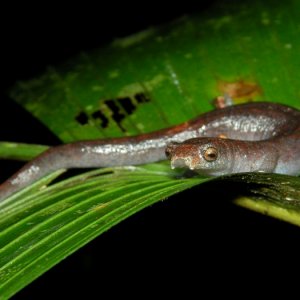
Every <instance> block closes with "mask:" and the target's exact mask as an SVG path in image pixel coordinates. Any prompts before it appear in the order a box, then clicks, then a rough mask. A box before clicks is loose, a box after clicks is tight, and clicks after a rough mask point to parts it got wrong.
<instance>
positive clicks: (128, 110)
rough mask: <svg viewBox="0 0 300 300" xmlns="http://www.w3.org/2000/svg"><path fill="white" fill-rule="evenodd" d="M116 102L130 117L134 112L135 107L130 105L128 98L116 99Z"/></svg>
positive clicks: (130, 101)
mask: <svg viewBox="0 0 300 300" xmlns="http://www.w3.org/2000/svg"><path fill="white" fill-rule="evenodd" d="M118 102H119V103H120V105H121V106H122V107H123V109H124V110H125V111H126V113H127V114H129V115H131V114H132V113H133V112H134V111H135V110H136V107H135V105H134V104H133V103H132V100H131V99H130V98H129V97H125V98H118Z"/></svg>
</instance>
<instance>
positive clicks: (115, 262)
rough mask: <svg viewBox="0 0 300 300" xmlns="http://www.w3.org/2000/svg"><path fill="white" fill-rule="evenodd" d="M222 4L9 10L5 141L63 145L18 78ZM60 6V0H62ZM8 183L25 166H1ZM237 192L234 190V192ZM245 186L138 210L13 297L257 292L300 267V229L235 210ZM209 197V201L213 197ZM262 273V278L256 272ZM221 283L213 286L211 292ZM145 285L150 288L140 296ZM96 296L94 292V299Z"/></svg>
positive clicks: (209, 189) (0, 133)
mask: <svg viewBox="0 0 300 300" xmlns="http://www.w3.org/2000/svg"><path fill="white" fill-rule="evenodd" d="M214 2H216V1H201V2H200V3H199V2H198V4H197V5H196V4H192V3H189V2H186V3H181V4H180V5H179V4H175V3H173V4H170V5H169V6H168V7H162V4H161V3H160V4H154V3H149V2H140V3H136V4H129V3H126V4H122V5H120V4H118V3H105V4H103V3H101V2H99V3H98V4H97V5H92V6H90V5H88V4H86V3H81V4H80V5H75V4H74V3H72V4H70V7H64V8H62V7H60V6H55V5H54V4H52V5H48V6H47V5H46V4H44V3H43V4H40V5H39V6H38V7H36V6H34V7H28V6H27V4H26V5H23V7H22V6H20V4H18V5H17V4H15V6H12V7H7V8H5V9H3V10H2V13H3V16H2V18H1V23H2V24H1V28H2V29H1V31H2V34H1V52H2V54H1V73H2V76H1V77H2V78H1V85H2V86H1V111H0V116H1V119H0V125H1V126H0V140H10V141H18V142H32V143H41V144H43V143H44V144H50V145H54V144H58V143H59V141H58V140H57V138H56V137H55V136H54V135H53V134H52V133H51V132H49V131H48V130H47V128H45V127H44V126H43V125H42V124H40V123H39V122H38V121H36V120H34V119H33V118H32V117H31V116H30V115H29V114H28V113H27V112H26V111H24V110H23V109H22V108H20V107H19V106H18V105H16V104H14V103H13V102H12V101H10V100H9V98H8V96H7V94H6V91H7V90H8V89H9V87H10V86H11V85H12V84H13V83H14V82H15V81H17V80H24V79H29V78H31V77H33V76H37V75H38V74H40V73H42V72H43V70H45V68H46V67H47V66H48V65H55V64H58V63H60V62H62V61H64V60H65V59H66V58H69V57H71V56H73V55H75V54H77V53H78V52H79V51H82V50H85V51H88V50H90V49H94V48H96V47H99V46H101V45H102V44H105V43H107V42H109V41H111V40H112V39H113V38H115V37H122V36H126V35H128V34H132V33H134V32H137V31H139V30H142V29H146V28H147V27H148V26H152V25H159V24H162V23H165V22H167V21H170V20H173V19H175V18H177V17H180V16H182V15H184V14H186V13H194V12H198V13H200V15H201V12H203V11H205V10H207V9H210V8H211V6H212V5H213V4H214ZM56 5H57V4H56ZM0 163H1V164H0V168H1V172H0V177H1V180H4V179H5V178H7V176H9V175H10V174H12V173H13V172H14V171H16V170H17V169H18V168H19V167H20V166H21V165H22V164H21V163H18V162H11V161H1V162H0ZM234 191H235V192H234ZM236 193H237V192H236V186H235V187H234V188H233V187H230V186H229V187H228V186H227V187H225V186H222V185H218V186H216V185H211V184H209V185H205V186H202V187H201V188H194V189H192V190H189V191H186V192H184V193H181V194H179V195H176V196H174V197H172V198H171V199H169V200H167V201H163V202H161V203H158V204H155V205H154V206H152V207H150V208H147V209H145V210H143V211H142V212H139V213H138V214H136V215H134V216H132V217H130V218H129V219H127V220H126V221H123V222H122V223H121V224H119V225H117V226H115V227H114V228H112V229H110V230H109V231H108V232H106V233H105V234H103V235H102V236H100V237H99V238H97V239H95V240H94V241H92V242H91V243H89V244H88V245H87V246H85V247H83V248H82V249H80V250H79V251H77V252H76V253H75V254H73V255H72V256H70V257H69V258H67V259H65V260H64V261H63V262H61V263H60V264H59V265H57V266H56V267H54V268H53V269H51V270H50V271H48V272H47V273H46V274H44V275H43V276H41V277H40V278H38V279H37V280H35V281H34V282H33V283H32V284H30V285H29V286H28V287H26V288H25V289H24V290H22V291H21V292H19V293H18V294H17V295H16V296H15V297H14V299H35V298H36V299H42V298H44V297H45V295H46V296H47V297H56V298H60V297H70V298H71V297H72V298H73V297H76V296H78V295H80V294H83V295H85V296H86V297H87V298H92V297H93V298H94V297H97V298H101V297H102V296H104V295H105V294H109V295H110V296H111V297H113V296H117V295H119V294H120V293H121V294H122V295H123V296H124V297H125V296H126V295H138V296H140V297H141V298H144V296H145V295H149V294H150V293H151V294H154V295H156V296H163V295H165V294H166V295H171V294H174V292H175V293H176V294H177V293H178V292H179V291H184V292H185V293H186V295H187V293H188V292H194V293H196V295H202V294H203V293H205V292H207V291H208V292H209V293H210V295H212V294H214V293H216V292H218V291H220V290H222V291H223V292H225V291H227V290H228V289H229V290H231V289H232V290H235V288H234V287H235V286H240V287H241V286H242V287H244V288H245V289H246V291H247V290H248V289H249V287H248V285H249V284H250V283H251V286H252V287H257V286H260V285H263V283H264V282H265V280H267V279H269V278H270V277H271V278H273V277H275V278H276V277H277V274H278V276H279V277H281V278H282V277H284V276H283V275H282V274H286V272H288V271H289V268H292V269H297V268H298V269H299V262H298V260H297V259H295V255H296V256H297V253H300V242H299V240H300V229H299V228H297V227H295V226H292V225H289V224H286V223H284V222H280V221H277V220H274V219H271V218H268V217H266V216H262V215H259V214H256V213H254V212H251V211H247V210H245V209H242V208H239V207H236V206H234V205H232V204H231V203H230V199H232V197H233V196H234V195H235V194H236ZM208 200H209V201H208ZM251 274H255V275H251ZM211 285H213V287H214V288H213V289H211V288H209V287H210V286H211ZM140 288H142V289H143V290H142V292H139V290H140ZM92 295H93V296H92Z"/></svg>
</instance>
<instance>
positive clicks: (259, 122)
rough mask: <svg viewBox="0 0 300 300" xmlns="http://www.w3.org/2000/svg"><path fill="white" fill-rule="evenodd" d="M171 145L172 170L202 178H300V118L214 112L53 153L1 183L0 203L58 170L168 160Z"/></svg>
mask: <svg viewBox="0 0 300 300" xmlns="http://www.w3.org/2000/svg"><path fill="white" fill-rule="evenodd" d="M218 137H223V138H218ZM224 137H226V139H224ZM195 138H196V139H195ZM197 138H198V139H197ZM199 138H200V139H199ZM184 141H185V142H184ZM253 141H256V142H253ZM174 142H176V143H180V142H184V143H182V144H176V143H174ZM169 144H170V145H169ZM167 145H169V146H168V148H167V154H168V156H169V158H170V159H171V165H172V167H179V166H182V167H188V168H191V169H197V170H198V171H200V173H203V174H208V175H219V174H226V173H234V172H247V171H264V172H279V173H284V174H297V173H299V172H300V157H299V153H300V112H299V111H298V110H296V109H293V108H291V107H287V106H284V105H280V104H275V103H267V102H260V103H248V104H242V105H236V106H230V107H226V108H223V109H219V110H215V111H211V112H208V113H205V114H202V115H200V116H199V117H197V118H195V119H193V120H191V121H188V122H185V123H182V124H180V125H177V126H173V127H170V128H167V129H162V130H159V131H155V132H152V133H148V134H142V135H138V136H134V137H124V138H115V139H101V140H93V141H79V142H75V143H70V144H65V145H61V146H57V147H53V148H50V149H49V150H47V151H45V152H44V153H42V154H41V155H40V156H38V157H37V158H35V159H33V160H32V161H31V162H29V163H27V164H26V165H25V166H24V167H23V168H22V169H21V170H20V171H18V172H17V173H16V174H14V175H13V176H12V177H11V178H9V179H8V180H6V181H5V182H4V183H2V184H1V185H0V200H1V199H5V198H7V197H8V196H10V195H12V194H14V193H15V192H17V191H19V190H21V189H23V188H24V187H26V186H28V185H30V184H32V183H33V182H35V181H37V180H38V179H40V178H42V177H43V176H45V175H47V174H49V173H51V172H53V171H55V170H58V169H69V168H90V167H108V166H124V165H138V164H146V163H150V162H156V161H160V160H164V159H166V154H165V151H166V146H167ZM208 146H209V147H215V148H216V149H217V151H218V159H216V160H214V161H212V162H210V164H207V161H205V163H204V162H203V160H201V155H202V154H201V155H200V156H199V150H201V149H202V150H201V151H203V149H204V148H205V147H208ZM201 151H200V152H201ZM245 156H246V157H247V158H246V159H245ZM224 157H225V158H224ZM221 158H222V159H221ZM254 161H256V162H260V164H255V163H254Z"/></svg>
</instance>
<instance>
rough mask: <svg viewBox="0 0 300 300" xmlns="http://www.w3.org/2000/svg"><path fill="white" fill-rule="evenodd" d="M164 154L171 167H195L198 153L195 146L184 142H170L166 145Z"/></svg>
mask: <svg viewBox="0 0 300 300" xmlns="http://www.w3.org/2000/svg"><path fill="white" fill-rule="evenodd" d="M165 152H166V156H167V158H168V159H169V160H170V161H171V168H172V169H175V168H189V169H191V170H193V169H195V167H196V165H197V164H198V160H199V155H198V151H197V147H196V146H194V145H190V144H185V143H177V142H171V143H170V144H168V145H167V147H166V150H165Z"/></svg>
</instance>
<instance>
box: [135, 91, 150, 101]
mask: <svg viewBox="0 0 300 300" xmlns="http://www.w3.org/2000/svg"><path fill="white" fill-rule="evenodd" d="M134 98H135V99H136V101H137V102H138V103H145V102H149V101H150V98H148V97H147V95H146V94H145V93H137V94H135V96H134Z"/></svg>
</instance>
